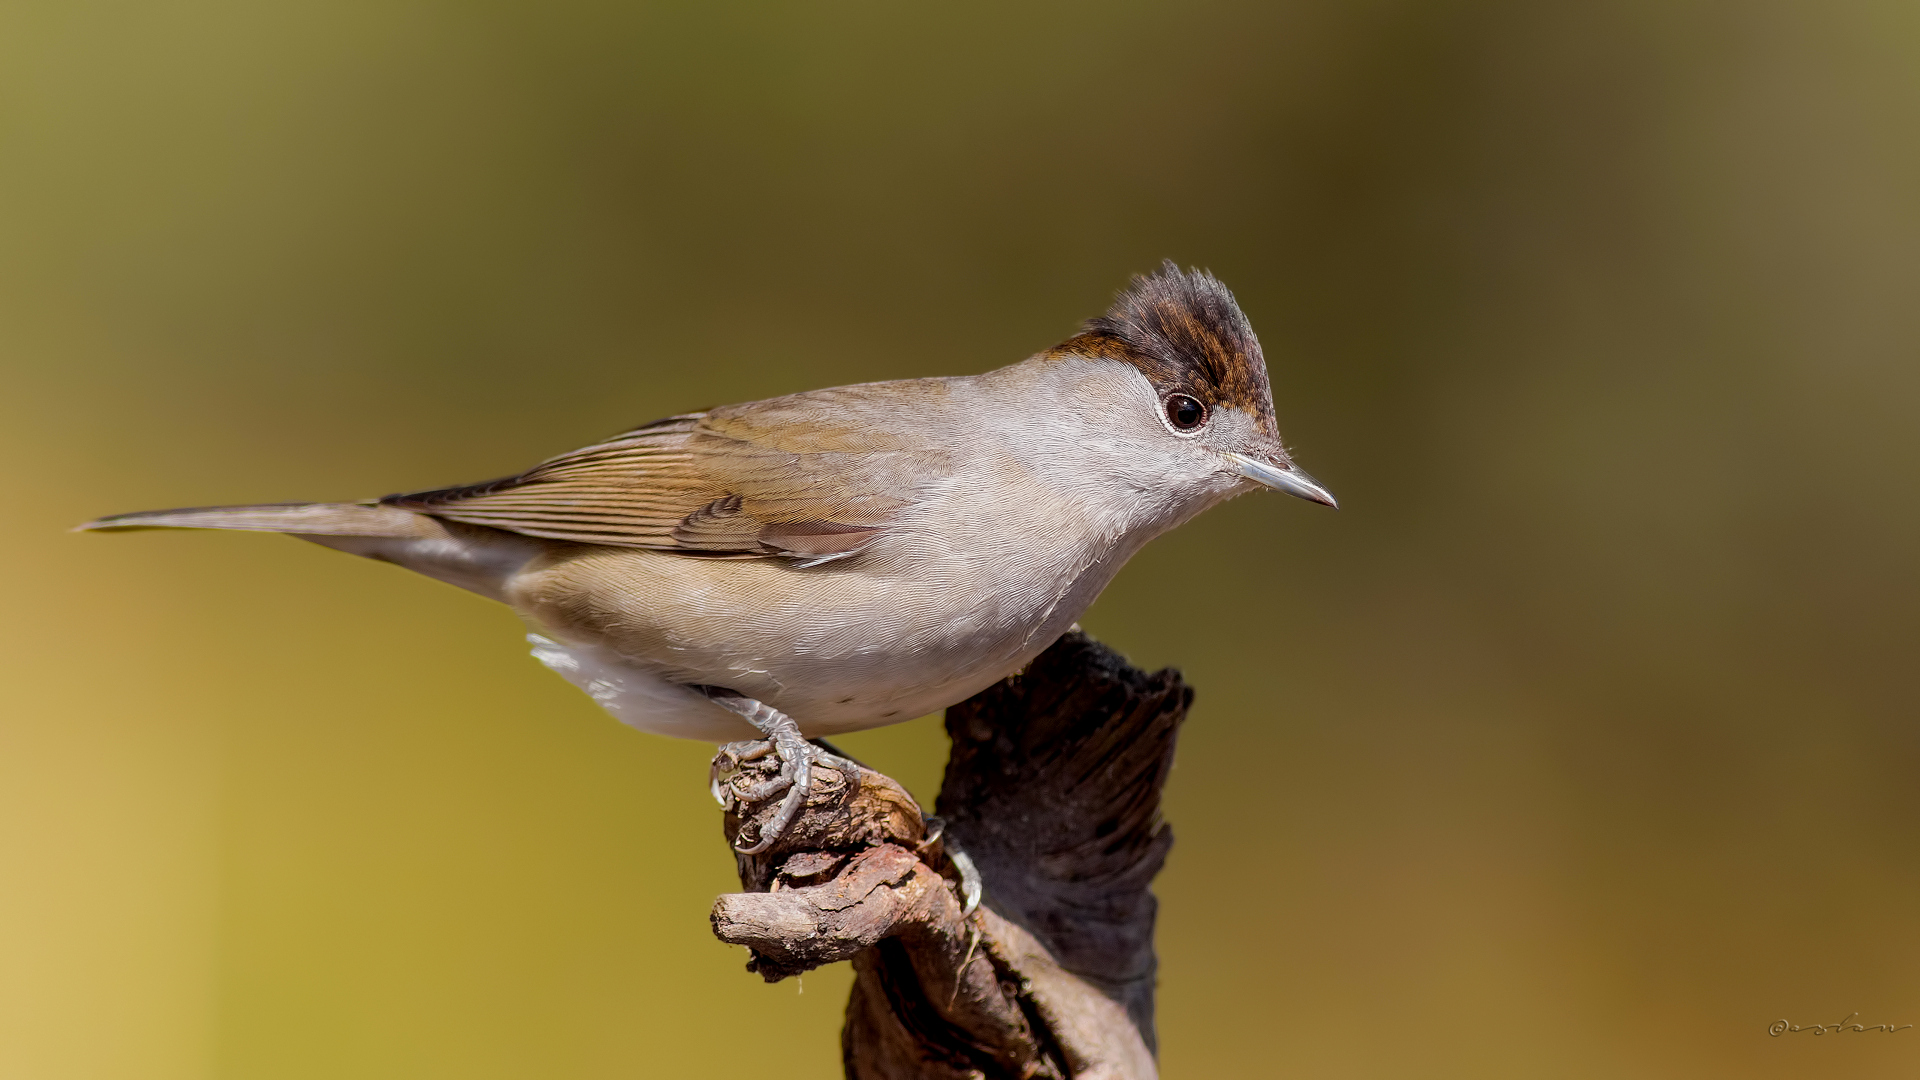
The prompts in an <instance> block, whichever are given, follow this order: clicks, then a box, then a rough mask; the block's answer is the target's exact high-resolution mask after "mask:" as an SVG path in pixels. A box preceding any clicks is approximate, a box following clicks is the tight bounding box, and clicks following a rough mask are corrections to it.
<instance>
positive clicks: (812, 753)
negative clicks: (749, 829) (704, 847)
mask: <svg viewBox="0 0 1920 1080" xmlns="http://www.w3.org/2000/svg"><path fill="white" fill-rule="evenodd" d="M694 689H696V690H698V691H700V692H701V693H702V694H705V695H706V696H707V698H708V699H709V700H710V701H712V702H713V703H714V704H715V705H718V706H720V707H721V708H723V709H726V710H727V711H728V712H731V713H735V714H737V715H738V716H739V717H740V718H741V719H743V720H745V721H746V722H747V723H749V724H752V725H753V726H754V729H755V730H757V731H759V732H760V733H761V734H762V735H764V736H766V738H764V739H753V740H748V741H745V742H732V743H728V744H726V745H725V746H722V747H721V748H720V755H719V757H720V758H727V759H731V760H732V761H733V762H735V763H740V762H747V761H755V760H758V759H760V758H763V757H766V756H767V755H768V754H770V753H771V754H774V755H776V756H778V757H779V758H780V775H779V776H776V777H774V778H773V779H771V780H768V781H766V782H764V783H762V784H758V785H756V786H755V787H754V788H752V789H751V790H748V791H745V792H740V793H739V795H740V797H741V798H742V799H744V800H746V801H748V802H759V801H760V800H762V799H770V798H772V797H774V796H775V795H778V794H779V793H780V792H781V791H785V792H786V793H787V797H786V798H784V799H782V800H780V808H779V809H778V810H776V811H775V812H774V815H773V817H772V818H771V819H769V820H768V821H767V823H766V824H765V825H764V826H762V827H761V829H760V839H759V841H758V842H757V843H755V844H754V845H753V846H752V847H740V846H739V844H738V842H737V841H736V842H735V845H734V847H735V850H737V851H739V852H740V853H741V854H743V855H758V854H759V853H761V852H763V851H765V850H767V849H768V848H769V847H772V846H773V842H774V841H775V840H778V839H780V834H782V833H784V832H786V831H787V826H788V825H789V824H790V823H791V822H792V821H793V816H794V815H795V814H797V813H799V812H800V808H801V807H802V806H805V805H806V802H807V792H808V791H809V790H810V789H811V788H812V787H813V766H814V763H815V762H821V763H824V764H827V765H832V766H834V767H836V768H844V769H845V770H847V771H849V772H851V770H853V769H854V768H855V766H854V765H853V763H852V762H849V761H846V760H844V759H842V758H841V757H840V756H839V755H837V754H834V753H831V752H830V751H827V750H824V749H822V748H821V747H818V746H815V745H813V744H812V743H809V742H808V741H807V739H806V736H804V735H802V734H800V725H799V724H796V723H794V721H793V717H791V716H788V715H787V714H786V713H783V712H781V711H780V710H778V709H776V708H774V707H772V706H771V705H767V704H765V703H764V702H760V701H755V700H754V699H753V698H750V697H746V696H745V695H742V694H738V693H735V692H734V691H732V690H728V689H726V688H724V687H719V686H696V687H694ZM716 760H717V759H716ZM713 785H714V792H715V794H716V795H718V794H719V793H720V773H719V771H718V769H717V768H716V771H715V772H714V775H713Z"/></svg>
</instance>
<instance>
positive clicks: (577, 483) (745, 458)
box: [380, 392, 949, 559]
mask: <svg viewBox="0 0 1920 1080" xmlns="http://www.w3.org/2000/svg"><path fill="white" fill-rule="evenodd" d="M816 393H818V392H816ZM808 396H812V395H808ZM760 404H761V406H762V407H761V408H755V407H754V406H734V407H732V408H729V409H725V410H714V411H712V412H708V413H691V414H687V415H684V416H675V417H669V418H668V419H665V420H661V421H658V422H656V423H652V424H648V425H646V426H644V427H640V428H636V429H634V430H632V431H628V432H625V433H623V434H620V435H616V436H614V437H613V438H611V439H608V440H606V441H604V442H600V443H596V444H594V445H593V446H589V447H586V448H584V449H581V450H576V451H574V452H572V453H570V454H563V455H561V456H559V457H556V458H552V459H550V460H548V461H545V462H542V463H541V464H539V465H537V466H535V467H534V468H532V469H530V470H528V471H527V472H524V473H522V474H520V475H518V476H512V477H507V478H505V479H502V480H495V481H491V482H489V483H484V484H473V485H469V486H466V487H458V488H446V489H443V490H438V491H422V492H415V493H412V494H405V495H390V496H388V497H386V498H385V499H382V500H380V501H381V503H382V504H384V505H388V506H394V507H399V508H403V509H407V510H413V511H417V512H420V513H425V514H431V515H432V516H434V517H438V518H445V519H448V520H451V521H463V522H468V523H470V524H474V525H487V526H491V527H492V528H496V529H505V530H507V531H510V532H516V533H521V534H523V535H526V536H538V537H544V538H547V539H552V540H570V541H575V542H578V543H584V544H602V545H607V546H611V547H632V548H654V549H658V550H664V551H675V552H681V553H684V554H689V555H705V556H709V557H720V558H769V557H778V556H788V557H804V558H813V559H823V558H832V557H837V556H841V555H847V554H852V553H854V552H857V551H859V550H860V549H861V548H863V547H865V546H866V545H867V544H870V543H872V542H873V540H874V539H875V538H876V537H878V536H879V535H880V534H881V532H882V531H883V530H884V529H886V528H887V526H888V525H889V524H890V523H892V522H893V521H894V520H896V519H897V517H898V515H899V514H900V512H901V511H902V510H904V509H906V508H907V507H909V506H911V505H912V504H913V503H914V501H915V500H916V498H917V496H918V492H919V490H920V489H921V488H922V486H923V485H924V484H925V483H926V482H927V481H928V480H930V479H932V478H934V477H936V476H938V475H940V474H942V473H944V472H945V471H946V469H947V467H948V464H949V463H948V462H946V461H945V460H944V459H943V458H942V457H941V456H939V455H938V454H933V453H929V452H927V451H925V450H914V449H909V448H908V447H907V446H906V445H903V444H902V441H901V440H898V439H894V438H888V437H887V436H885V435H884V434H882V433H880V432H879V431H878V430H876V429H873V428H871V427H864V428H863V426H862V425H859V424H855V423H851V422H846V421H840V422H822V421H820V420H819V419H817V417H816V416H811V415H808V414H810V413H815V412H817V411H819V410H816V409H807V410H804V411H803V412H802V413H801V414H800V415H797V416H795V415H775V416H766V415H756V414H759V413H765V412H769V411H770V410H767V409H766V408H764V406H765V405H768V404H771V403H760ZM787 411H788V410H786V409H782V410H780V412H782V413H786V412H787Z"/></svg>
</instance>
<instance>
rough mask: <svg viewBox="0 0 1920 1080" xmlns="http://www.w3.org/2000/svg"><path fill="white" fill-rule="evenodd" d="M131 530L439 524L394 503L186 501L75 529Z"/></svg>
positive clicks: (329, 529)
mask: <svg viewBox="0 0 1920 1080" xmlns="http://www.w3.org/2000/svg"><path fill="white" fill-rule="evenodd" d="M133 529H246V530H250V531H253V532H277V533H304V534H306V535H309V536H417V537H427V536H440V535H444V532H443V530H442V529H441V528H440V527H439V524H438V523H437V522H435V521H433V520H432V519H431V518H426V517H422V516H421V515H419V514H416V513H413V512H412V511H410V510H402V509H400V508H399V507H397V506H372V505H366V504H363V503H268V504H265V505H262V506H189V507H182V508H180V509H178V510H143V511H140V512H139V513H136V514H115V515H113V516H112V517H103V518H101V519H99V520H98V521H89V522H87V523H86V524H85V525H80V526H77V527H76V528H75V529H74V531H75V532H88V531H93V532H114V531H121V532H125V531H130V530H133Z"/></svg>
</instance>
